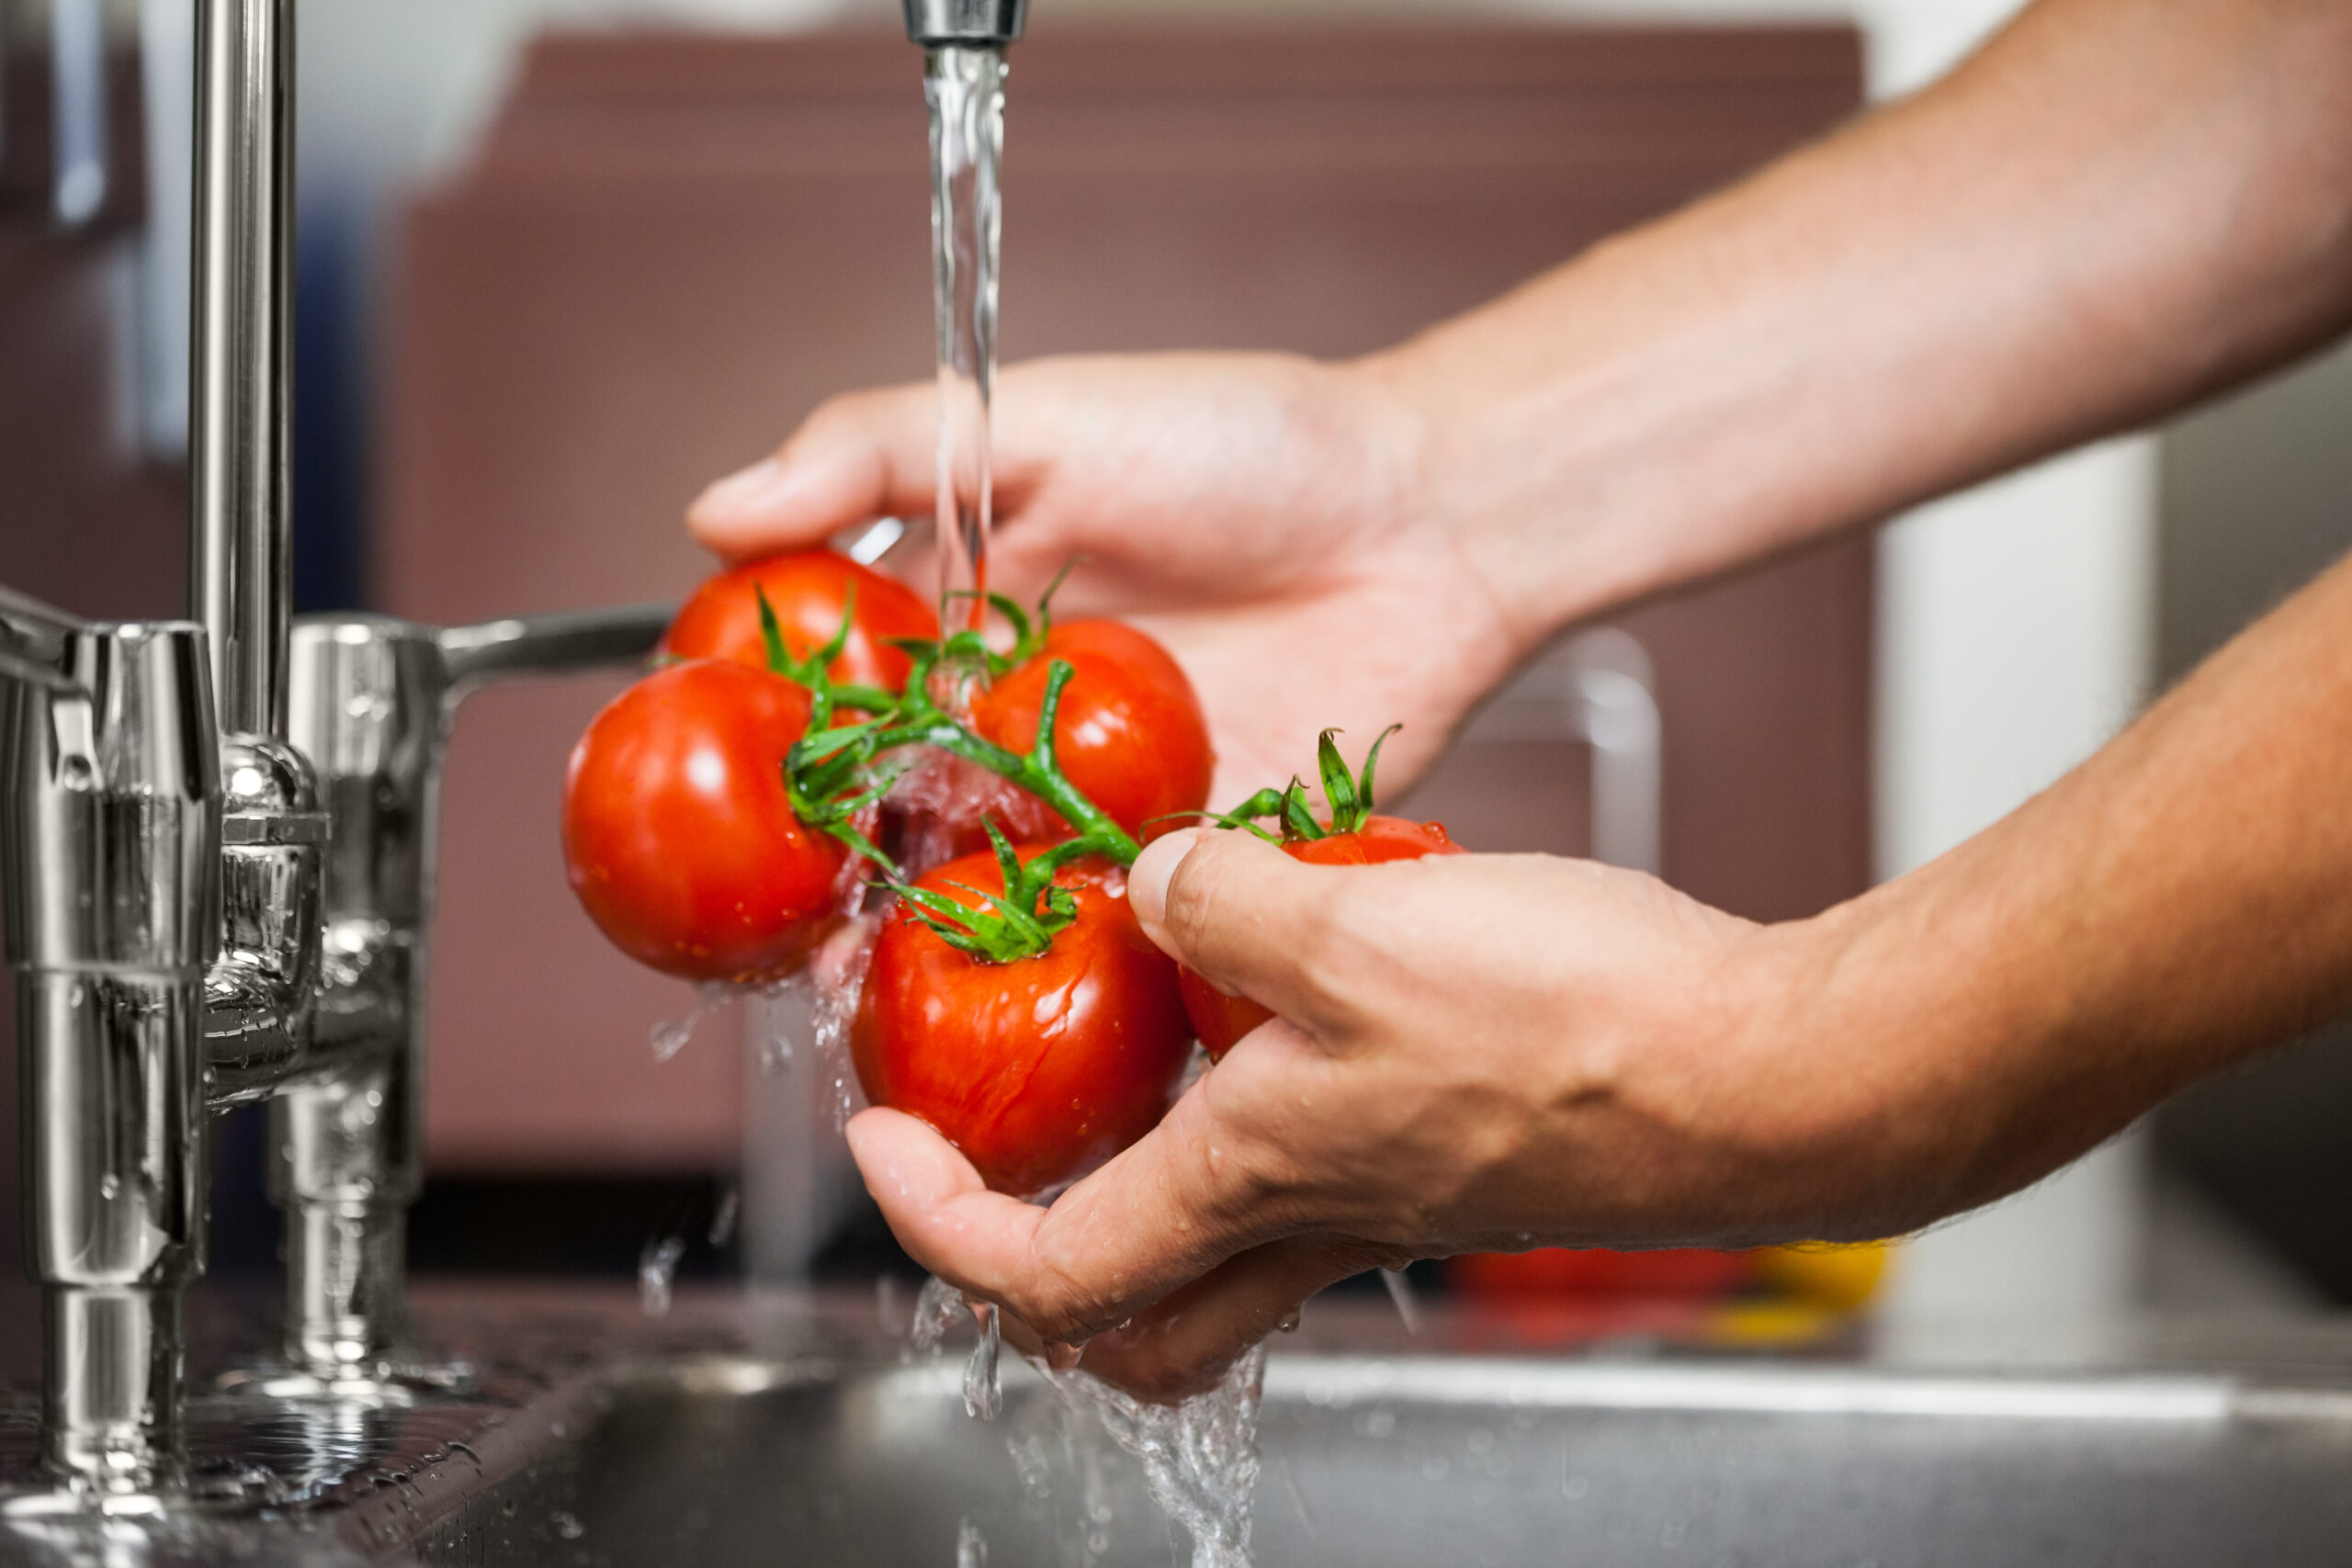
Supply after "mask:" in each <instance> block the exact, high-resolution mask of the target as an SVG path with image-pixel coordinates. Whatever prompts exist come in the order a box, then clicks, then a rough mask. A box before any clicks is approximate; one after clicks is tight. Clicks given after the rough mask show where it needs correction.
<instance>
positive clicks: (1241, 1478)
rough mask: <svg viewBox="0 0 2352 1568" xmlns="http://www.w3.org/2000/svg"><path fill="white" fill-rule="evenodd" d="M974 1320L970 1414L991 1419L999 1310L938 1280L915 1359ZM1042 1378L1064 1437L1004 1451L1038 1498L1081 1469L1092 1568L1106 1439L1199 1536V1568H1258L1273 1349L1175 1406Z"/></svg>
mask: <svg viewBox="0 0 2352 1568" xmlns="http://www.w3.org/2000/svg"><path fill="white" fill-rule="evenodd" d="M967 1315H968V1316H973V1317H977V1318H978V1321H979V1323H980V1325H981V1330H980V1337H979V1343H978V1345H976V1346H975V1347H974V1348H973V1352H972V1359H971V1360H970V1361H969V1362H967V1364H966V1367H965V1370H964V1402H965V1409H966V1411H967V1413H968V1414H970V1415H972V1416H977V1417H978V1418H980V1419H982V1420H993V1419H995V1418H996V1416H998V1414H999V1413H1000V1412H1001V1408H1002V1397H1003V1396H1002V1393H1001V1386H1000V1384H999V1382H998V1380H997V1372H998V1360H999V1354H1000V1343H1001V1341H1000V1337H999V1334H998V1332H997V1330H998V1321H997V1313H996V1308H995V1307H993V1306H990V1305H987V1304H985V1303H978V1304H976V1303H969V1302H967V1300H966V1298H965V1296H964V1293H963V1292H960V1291H958V1290H957V1289H956V1287H955V1286H953V1285H950V1284H948V1283H947V1282H946V1281H945V1280H940V1279H937V1278H933V1279H930V1280H925V1281H924V1282H923V1287H922V1293H921V1294H920V1295H919V1296H918V1297H917V1298H916V1300H915V1313H914V1322H913V1323H912V1325H910V1337H911V1338H912V1340H913V1342H914V1346H915V1348H916V1349H917V1350H919V1351H925V1352H930V1353H933V1354H935V1353H937V1352H938V1351H939V1350H940V1349H941V1348H943V1346H944V1342H945V1340H946V1337H947V1332H948V1330H949V1329H950V1328H952V1327H953V1326H954V1325H956V1323H957V1322H958V1321H960V1320H962V1319H964V1318H965V1317H967ZM1038 1370H1039V1371H1042V1372H1044V1373H1045V1376H1046V1380H1047V1382H1049V1383H1050V1384H1051V1385H1052V1387H1053V1389H1054V1392H1055V1393H1056V1394H1057V1396H1058V1397H1057V1404H1058V1407H1059V1409H1060V1411H1061V1413H1062V1417H1063V1426H1062V1429H1061V1433H1060V1440H1059V1441H1058V1442H1048V1441H1047V1439H1046V1436H1045V1434H1044V1433H1042V1432H1040V1431H1037V1430H1035V1428H1034V1427H1032V1426H1027V1425H1022V1426H1017V1427H1016V1428H1015V1429H1014V1430H1011V1431H1008V1432H1007V1433H1006V1434H1005V1446H1006V1449H1007V1450H1008V1452H1009V1453H1010V1454H1011V1456H1012V1464H1013V1471H1014V1473H1015V1474H1016V1475H1017V1476H1019V1478H1020V1481H1021V1485H1022V1489H1023V1491H1024V1492H1026V1493H1027V1494H1028V1495H1029V1496H1030V1497H1031V1498H1032V1499H1033V1500H1035V1501H1044V1500H1045V1499H1046V1497H1047V1496H1049V1495H1050V1494H1051V1492H1052V1472H1053V1469H1054V1461H1056V1460H1057V1459H1060V1460H1061V1461H1064V1462H1075V1463H1076V1464H1078V1465H1079V1466H1080V1480H1081V1485H1082V1494H1083V1498H1082V1506H1083V1516H1082V1519H1081V1529H1083V1530H1084V1532H1085V1533H1084V1539H1083V1543H1082V1545H1083V1553H1082V1555H1083V1559H1084V1561H1085V1562H1093V1561H1094V1560H1095V1559H1096V1558H1098V1557H1100V1556H1101V1555H1102V1554H1103V1553H1104V1552H1106V1551H1109V1550H1110V1534H1109V1526H1110V1524H1111V1521H1112V1509H1111V1506H1110V1503H1109V1496H1110V1489H1109V1485H1108V1482H1107V1478H1106V1477H1105V1475H1104V1474H1103V1468H1102V1462H1101V1456H1100V1455H1098V1454H1097V1453H1096V1451H1095V1447H1094V1444H1093V1443H1091V1442H1089V1441H1088V1440H1087V1435H1088V1434H1089V1433H1090V1432H1092V1431H1100V1432H1102V1433H1103V1434H1104V1435H1106V1436H1108V1437H1109V1438H1110V1439H1111V1441H1112V1442H1113V1443H1114V1444H1115V1445H1117V1446H1118V1448H1120V1449H1121V1450H1124V1451H1125V1452H1126V1453H1127V1454H1128V1455H1130V1456H1132V1457H1133V1458H1134V1459H1135V1460H1136V1461H1137V1462H1138V1463H1139V1464H1140V1465H1141V1466H1142V1467H1143V1473H1144V1484H1145V1487H1146V1489H1147V1490H1148V1492H1149V1493H1150V1494H1151V1497H1152V1500H1153V1501H1154V1502H1155V1503H1157V1504H1159V1507H1160V1509H1161V1510H1162V1511H1163V1512H1164V1513H1166V1514H1167V1516H1168V1517H1170V1519H1173V1520H1174V1521H1175V1522H1177V1523H1178V1524H1181V1525H1182V1526H1183V1527H1184V1529H1185V1531H1186V1533H1188V1534H1189V1535H1190V1536H1191V1537H1192V1540H1193V1565H1192V1568H1250V1562H1251V1559H1250V1514H1251V1505H1252V1503H1253V1502H1254V1500H1255V1497H1256V1495H1257V1490H1258V1470H1259V1459H1258V1415H1259V1405H1260V1396H1261V1393H1262V1391H1263V1389H1264V1386H1265V1375H1266V1348H1265V1346H1263V1345H1262V1344H1261V1345H1258V1346H1256V1347H1253V1348H1251V1349H1250V1351H1249V1353H1248V1354H1246V1355H1244V1356H1243V1357H1242V1358H1241V1359H1239V1360H1238V1361H1236V1362H1235V1363H1234V1364H1233V1366H1232V1367H1231V1368H1230V1369H1229V1370H1227V1372H1226V1374H1225V1376H1224V1377H1223V1378H1222V1379H1220V1380H1219V1381H1218V1382H1217V1383H1216V1386H1215V1387H1214V1388H1211V1389H1209V1390H1208V1391H1207V1392H1205V1393H1198V1394H1195V1395H1193V1397H1192V1398H1190V1399H1187V1400H1185V1401H1184V1402H1183V1403H1182V1404H1174V1405H1167V1404H1150V1403H1148V1402H1147V1401H1144V1400H1139V1399H1136V1398H1134V1397H1132V1396H1130V1395H1127V1394H1125V1393H1119V1392H1118V1391H1117V1390H1116V1389H1114V1388H1112V1387H1111V1386H1110V1385H1109V1384H1107V1383H1105V1382H1103V1381H1102V1380H1101V1379H1099V1378H1096V1377H1094V1376H1093V1375H1092V1374H1091V1373H1088V1372H1084V1371H1052V1370H1051V1369H1049V1368H1045V1367H1040V1368H1039V1369H1038Z"/></svg>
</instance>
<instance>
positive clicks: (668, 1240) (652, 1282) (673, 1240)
mask: <svg viewBox="0 0 2352 1568" xmlns="http://www.w3.org/2000/svg"><path fill="white" fill-rule="evenodd" d="M685 1255H686V1238H685V1237H684V1236H682V1235H662V1236H655V1237H654V1238H653V1239H652V1240H650V1241H649V1242H647V1243H646V1244H645V1250H644V1251H643V1252H640V1253H639V1254H638V1255H637V1302H638V1305H639V1306H641V1307H643V1308H644V1309H645V1315H646V1316H648V1317H667V1316H669V1315H670V1290H671V1286H672V1285H673V1283H675V1281H676V1280H677V1278H678V1260H679V1259H680V1258H684V1257H685Z"/></svg>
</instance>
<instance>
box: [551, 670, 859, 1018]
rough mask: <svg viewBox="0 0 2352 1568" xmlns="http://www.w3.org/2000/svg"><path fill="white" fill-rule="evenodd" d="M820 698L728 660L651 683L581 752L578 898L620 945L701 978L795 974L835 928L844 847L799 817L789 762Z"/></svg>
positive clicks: (570, 845)
mask: <svg viewBox="0 0 2352 1568" xmlns="http://www.w3.org/2000/svg"><path fill="white" fill-rule="evenodd" d="M808 725H809V694H808V692H806V691H805V690H803V689H802V688H801V687H800V686H798V685H797V684H795V683H794V682H790V681H787V680H786V679H784V678H783V677H782V676H780V675H772V674H769V673H768V672H767V671H764V670H754V669H750V668H747V667H746V666H744V665H742V664H739V663H735V662H732V661H730V660H718V659H698V660H687V661H685V662H684V663H680V664H673V665H670V666H668V667H667V668H664V669H661V670H657V671H654V672H653V673H651V674H650V675H648V676H647V677H645V679H643V680H641V681H639V682H637V684H635V685H633V686H631V687H630V688H629V689H628V690H627V691H625V692H623V693H622V694H620V695H619V696H617V697H616V698H614V699H613V701H612V702H611V703H610V704H608V705H606V706H605V709H604V711H603V712H601V713H599V714H598V715H597V716H595V718H594V720H593V721H592V722H591V723H590V724H589V726H588V729H587V733H585V734H584V735H582V737H581V738H580V744H579V745H578V746H577V747H575V748H574V749H573V750H572V753H571V770H570V772H569V773H568V774H567V775H566V777H565V779H564V788H563V852H564V861H565V864H566V866H567V868H568V870H569V872H570V875H571V890H572V892H573V893H575V894H577V895H578V896H579V898H580V902H581V904H582V907H584V908H586V909H587V911H588V916H589V918H590V919H593V920H594V921H595V922H596V925H597V928H598V929H599V930H601V931H603V932H604V933H605V936H606V937H608V938H610V939H611V941H612V942H613V943H614V945H616V947H618V948H620V949H621V951H623V952H624V953H628V955H629V956H630V957H632V958H635V959H636V960H638V961H639V963H641V964H650V966H652V967H653V968H656V969H659V970H662V972H664V973H665V974H671V975H677V976H684V978H687V979H690V980H738V981H762V980H772V979H777V978H780V977H782V976H786V975H788V974H791V973H793V972H794V971H795V970H797V969H798V968H799V967H800V966H801V965H802V964H804V963H806V962H807V959H808V955H809V949H810V948H811V947H812V946H814V945H815V943H816V942H818V941H819V940H820V939H821V938H822V937H823V936H824V935H825V934H826V933H827V932H828V931H831V929H832V928H833V927H834V926H835V925H837V924H838V923H839V919H840V913H839V912H840V908H841V905H842V891H843V890H842V869H843V863H844V862H845V861H846V860H847V858H848V851H847V850H845V849H844V848H843V847H842V845H841V844H840V843H839V842H837V841H836V840H833V839H832V838H830V837H828V836H826V835H825V834H824V833H821V832H819V831H817V830H816V829H811V828H809V827H806V826H804V825H803V824H802V823H801V822H800V820H799V819H798V818H797V817H795V816H794V814H793V808H792V802H791V800H790V798H789V796H788V795H787V792H786V785H785V778H784V759H785V753H786V751H788V750H790V749H791V747H792V744H793V742H794V741H796V740H797V739H800V737H801V735H802V733H803V732H804V731H805V730H806V729H807V728H808Z"/></svg>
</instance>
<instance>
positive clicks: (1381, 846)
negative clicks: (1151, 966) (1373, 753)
mask: <svg viewBox="0 0 2352 1568" xmlns="http://www.w3.org/2000/svg"><path fill="white" fill-rule="evenodd" d="M1462 852H1463V850H1462V846H1461V845H1460V844H1457V843H1455V842H1454V841H1453V840H1452V839H1449V838H1447V837H1446V836H1445V829H1444V828H1443V827H1442V826H1441V825H1440V824H1438V823H1435V822H1408V821H1406V820H1405V819H1404V818H1401V817H1368V818H1365V819H1364V823H1363V827H1361V828H1358V829H1356V830H1355V831H1353V832H1351V833H1334V834H1332V835H1331V836H1330V837H1329V838H1325V839H1297V840H1292V841H1291V842H1289V843H1286V844H1284V845H1283V853H1285V854H1287V855H1289V856H1290V857H1291V858H1292V859H1293V860H1296V861H1304V862H1305V863H1307V864H1308V865H1377V864H1379V863H1381V862H1383V861H1392V860H1419V859H1420V858H1421V857H1423V856H1424V855H1458V854H1460V853H1462ZM1177 984H1178V986H1179V987H1180V988H1181V989H1182V993H1183V997H1184V1012H1185V1015H1186V1016H1187V1017H1189V1018H1190V1019H1191V1020H1192V1021H1193V1029H1194V1030H1196V1031H1198V1032H1199V1033H1200V1037H1201V1044H1202V1045H1203V1046H1204V1047H1205V1048H1206V1049H1207V1051H1208V1054H1209V1060H1211V1061H1216V1060H1218V1059H1220V1058H1221V1057H1223V1056H1224V1055H1225V1054H1226V1053H1227V1051H1230V1050H1231V1049H1233V1043H1234V1042H1235V1041H1237V1040H1238V1039H1240V1038H1241V1037H1242V1036H1243V1035H1245V1034H1247V1033H1249V1032H1250V1031H1251V1030H1253V1029H1255V1028H1257V1027H1258V1026H1259V1025H1260V1024H1261V1023H1263V1022H1265V1021H1267V1020H1268V1019H1270V1018H1272V1017H1273V1016H1274V1014H1273V1010H1272V1009H1271V1008H1267V1007H1264V1006H1261V1004H1259V1003H1257V1002H1253V1001H1251V1000H1250V998H1248V997H1228V996H1227V995H1226V994H1225V993H1224V992H1222V991H1220V990H1218V989H1217V988H1216V987H1215V986H1212V985H1210V984H1209V983H1208V982H1207V981H1206V980H1204V979H1202V978H1201V977H1200V976H1198V975H1196V974H1194V973H1193V971H1192V970H1190V969H1185V970H1182V971H1181V972H1180V973H1179V974H1178V976H1177Z"/></svg>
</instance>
